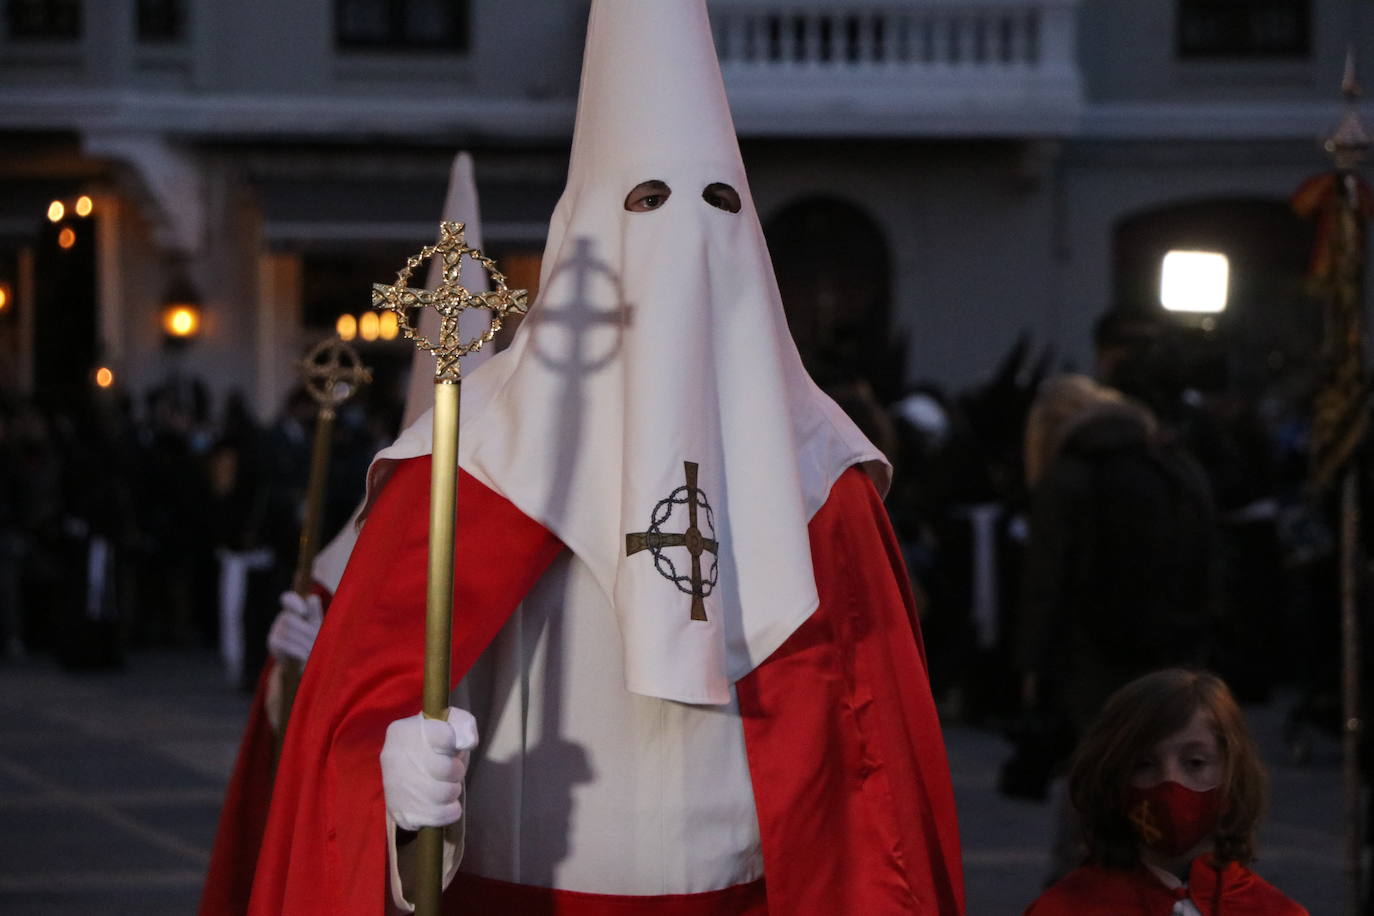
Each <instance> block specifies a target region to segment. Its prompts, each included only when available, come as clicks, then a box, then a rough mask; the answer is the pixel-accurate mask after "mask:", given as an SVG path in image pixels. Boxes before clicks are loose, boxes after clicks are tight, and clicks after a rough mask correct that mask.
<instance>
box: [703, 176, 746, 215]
mask: <svg viewBox="0 0 1374 916" xmlns="http://www.w3.org/2000/svg"><path fill="white" fill-rule="evenodd" d="M701 199H702V200H704V201H706V202H707V203H708V204H710V205H711V206H713V207H715V208H716V209H717V210H724V211H726V212H727V213H738V212H739V192H738V191H736V190H735V189H734V188H732V187H730V186H729V185H728V184H726V183H725V182H723V181H713V182H711V183H710V184H708V185H707V186H706V188H705V190H703V191H702V192H701Z"/></svg>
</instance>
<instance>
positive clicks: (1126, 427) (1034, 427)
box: [1018, 375, 1214, 876]
mask: <svg viewBox="0 0 1374 916" xmlns="http://www.w3.org/2000/svg"><path fill="white" fill-rule="evenodd" d="M1026 443H1027V445H1026V471H1027V480H1028V482H1029V484H1030V487H1031V497H1030V539H1029V542H1028V544H1027V549H1026V557H1025V565H1024V568H1023V578H1022V585H1023V594H1022V605H1021V638H1020V640H1019V646H1018V656H1019V657H1018V661H1019V667H1020V669H1021V671H1022V672H1023V675H1024V681H1023V684H1024V688H1023V701H1024V703H1025V704H1026V706H1028V707H1030V708H1039V709H1046V710H1049V711H1051V713H1052V714H1053V717H1055V718H1057V720H1059V721H1062V722H1064V723H1065V725H1066V727H1067V729H1068V731H1069V732H1070V734H1082V732H1083V730H1084V729H1085V728H1086V727H1087V725H1088V724H1089V723H1090V722H1091V721H1092V719H1093V717H1094V716H1095V715H1096V714H1097V712H1098V710H1099V709H1100V708H1101V706H1102V704H1103V702H1105V700H1106V698H1107V697H1108V696H1109V695H1110V694H1111V693H1112V692H1113V691H1114V690H1116V689H1117V688H1118V687H1120V686H1121V685H1123V684H1125V683H1127V682H1129V681H1130V680H1132V679H1133V678H1135V677H1138V676H1140V675H1141V674H1144V673H1145V672H1148V671H1151V670H1154V669H1156V668H1162V667H1170V666H1187V665H1195V664H1201V663H1203V662H1204V661H1205V660H1206V659H1207V654H1208V650H1209V644H1210V640H1211V630H1212V617H1213V612H1212V604H1213V592H1214V586H1213V578H1214V577H1213V566H1214V563H1213V553H1214V550H1213V543H1214V536H1213V527H1214V519H1213V515H1214V513H1213V507H1212V499H1211V496H1210V494H1209V490H1208V486H1207V482H1206V477H1205V475H1204V474H1203V472H1202V471H1201V469H1200V468H1198V466H1197V464H1196V462H1195V461H1193V460H1192V458H1191V457H1190V456H1189V455H1188V453H1187V452H1186V451H1185V450H1184V449H1183V448H1182V447H1181V446H1180V445H1179V444H1177V443H1176V442H1173V441H1170V439H1169V438H1168V437H1167V436H1166V435H1164V434H1162V433H1161V432H1160V430H1159V426H1158V424H1157V423H1156V421H1155V419H1154V417H1153V415H1152V414H1151V413H1150V411H1149V410H1148V409H1147V408H1145V407H1144V406H1142V405H1141V404H1139V403H1137V402H1134V401H1132V400H1130V399H1128V398H1126V397H1125V396H1124V395H1122V394H1121V393H1120V392H1118V391H1116V390H1115V389H1112V388H1108V387H1106V386H1104V385H1101V384H1099V383H1097V382H1094V381H1093V380H1092V379H1089V378H1087V377H1086V376H1080V375H1066V376H1060V377H1057V378H1054V379H1051V380H1050V381H1048V382H1047V383H1046V384H1045V385H1044V386H1043V388H1042V390H1041V393H1040V394H1039V395H1038V397H1037V399H1036V401H1035V404H1034V405H1033V406H1032V408H1031V413H1030V418H1029V421H1028V423H1027V431H1026ZM1061 807H1062V808H1063V813H1065V815H1066V818H1067V807H1066V806H1061ZM1063 826H1064V828H1065V829H1064V830H1063V831H1062V836H1061V837H1060V839H1059V840H1058V841H1057V842H1056V853H1055V855H1054V857H1053V858H1054V864H1053V867H1052V872H1054V875H1052V876H1057V875H1058V874H1062V873H1063V871H1065V870H1066V869H1067V868H1069V867H1072V866H1073V865H1074V864H1076V863H1075V862H1074V858H1075V852H1074V850H1075V848H1076V847H1077V845H1078V844H1077V842H1076V831H1074V830H1072V829H1070V827H1069V825H1068V824H1067V823H1066V824H1064V825H1063Z"/></svg>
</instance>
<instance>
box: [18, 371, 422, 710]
mask: <svg viewBox="0 0 1374 916" xmlns="http://www.w3.org/2000/svg"><path fill="white" fill-rule="evenodd" d="M398 410H399V407H398V406H397V405H392V404H388V403H386V401H385V399H384V398H382V397H380V396H379V397H377V398H373V399H370V400H364V401H361V402H359V403H357V404H354V405H349V406H346V407H345V408H344V410H343V411H342V413H341V415H340V419H339V421H338V423H337V433H336V445H335V451H334V455H333V460H332V462H331V473H330V480H329V485H328V499H327V508H326V513H325V521H324V524H325V525H326V526H330V530H334V529H337V528H338V527H340V526H342V524H343V523H344V521H345V520H346V518H347V515H348V513H349V512H350V511H351V508H352V506H353V505H355V504H356V503H357V500H358V499H359V498H360V496H361V493H362V478H363V473H364V469H365V468H366V466H367V461H368V460H369V459H370V458H371V456H372V454H373V453H374V452H375V451H376V450H377V449H378V448H380V447H381V446H383V445H385V444H386V443H387V442H389V441H390V438H391V437H392V436H393V435H394V433H395V425H396V423H397V422H398V419H399V412H398ZM315 414H316V405H315V403H314V401H313V400H311V398H310V397H309V396H308V395H307V394H306V393H305V392H304V391H303V390H296V391H293V392H291V394H290V395H289V396H288V398H287V399H286V402H285V404H284V405H283V406H282V409H281V411H280V413H279V415H278V416H277V417H276V418H275V419H274V420H273V421H272V422H271V423H270V424H266V425H264V424H261V423H259V422H258V421H257V420H256V419H255V417H254V414H253V412H252V410H251V409H250V408H249V406H248V404H247V403H246V401H245V399H244V397H243V396H242V395H241V394H238V393H235V394H231V395H230V396H229V397H227V398H226V399H224V401H223V403H222V404H215V403H214V399H213V398H212V396H211V395H210V393H209V390H208V388H207V386H206V385H205V384H204V383H203V382H202V381H200V380H198V379H193V378H188V377H186V376H184V375H180V374H173V375H171V376H169V377H168V378H167V380H166V381H165V382H164V383H163V384H160V385H158V386H156V387H154V388H152V389H151V390H149V391H147V392H146V393H144V394H143V395H142V396H141V397H138V398H135V397H133V396H131V395H129V394H128V393H126V392H121V391H119V390H118V389H99V388H94V387H93V388H92V389H90V390H88V391H64V392H60V393H52V395H51V396H48V395H45V394H40V395H38V396H35V397H27V398H26V397H21V396H18V395H16V394H13V393H11V394H10V395H8V396H6V397H3V398H0V467H2V468H3V472H2V473H0V487H3V490H2V491H0V644H2V645H3V649H4V655H5V656H8V657H11V658H14V657H22V656H24V655H25V654H28V653H34V652H43V651H46V652H50V653H52V654H53V655H54V656H55V657H56V658H57V659H58V660H59V661H61V662H62V663H63V664H65V665H68V666H71V667H74V668H89V667H108V666H117V665H119V664H122V662H123V660H124V656H125V653H126V650H127V649H129V648H142V647H159V646H162V647H178V646H216V645H219V644H220V643H221V641H223V640H225V639H226V638H228V639H230V640H232V641H234V642H236V643H237V644H239V645H241V646H242V648H243V651H242V656H241V657H240V658H238V659H236V660H235V665H234V666H233V667H234V670H233V671H232V672H231V673H230V676H231V678H232V680H234V681H235V682H236V683H239V684H242V685H243V686H244V687H245V688H248V687H251V685H252V684H253V683H254V682H255V681H256V679H257V670H258V669H259V668H260V667H261V665H262V663H263V659H264V657H265V653H266V648H265V645H266V638H265V637H266V634H267V630H268V627H269V626H270V624H271V621H272V618H273V616H274V615H275V614H276V611H277V603H278V601H277V596H278V594H279V593H280V592H281V591H282V590H283V589H285V588H286V587H287V586H288V585H289V584H290V580H291V575H292V571H293V568H294V564H295V560H296V551H297V546H298V532H299V525H300V520H301V512H302V501H303V496H304V492H305V485H306V480H307V475H308V472H309V467H310V448H311V427H312V426H313V423H314V417H315ZM245 558H247V561H246V562H244V561H245ZM235 569H242V575H241V579H240V581H239V582H238V586H239V593H240V594H239V598H238V599H237V602H238V603H240V604H241V607H242V609H243V617H242V621H241V626H242V630H243V632H242V633H234V634H226V633H225V632H224V627H223V625H222V619H221V604H222V603H223V601H224V600H225V597H226V595H225V591H226V589H225V582H226V571H227V570H235ZM230 598H231V600H234V599H233V595H232V593H231V595H230Z"/></svg>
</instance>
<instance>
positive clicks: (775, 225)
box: [764, 196, 904, 402]
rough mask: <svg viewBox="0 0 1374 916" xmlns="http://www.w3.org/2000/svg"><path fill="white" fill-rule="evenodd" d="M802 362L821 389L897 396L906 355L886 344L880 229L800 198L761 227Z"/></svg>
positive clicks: (850, 209)
mask: <svg viewBox="0 0 1374 916" xmlns="http://www.w3.org/2000/svg"><path fill="white" fill-rule="evenodd" d="M764 235H765V236H766V237H767V239H768V249H769V251H770V252H771V253H772V257H773V269H774V271H775V272H776V274H777V278H778V289H779V290H780V292H781V293H782V304H783V309H784V310H785V311H786V313H787V324H788V327H790V328H791V331H792V338H793V339H794V340H795V341H796V343H797V350H798V351H799V352H800V353H801V358H802V362H803V363H804V364H805V365H806V368H807V371H809V372H810V373H811V375H812V377H813V378H815V379H816V381H817V382H818V383H819V384H820V385H821V386H823V387H826V386H831V385H835V384H843V383H847V382H852V381H854V380H864V381H867V382H868V383H869V384H870V385H871V386H872V387H873V390H874V392H875V393H876V394H877V395H878V397H879V398H880V399H882V400H883V401H884V402H886V401H888V400H891V399H892V398H895V397H896V396H897V395H898V393H899V392H900V389H901V385H902V382H903V379H902V354H903V350H904V348H903V347H901V346H900V345H899V344H898V343H895V342H894V341H893V340H892V339H891V333H890V329H889V322H890V320H891V309H892V293H891V283H892V280H891V259H890V256H889V254H888V245H887V240H886V238H885V237H884V234H883V231H882V229H881V227H879V225H878V224H877V223H876V222H875V221H874V220H873V219H872V218H871V217H870V216H869V215H868V214H866V213H865V212H863V211H862V210H860V209H859V208H858V207H856V206H854V205H853V204H850V203H848V202H846V201H843V200H840V199H838V198H834V197H827V196H816V197H806V198H802V199H801V200H797V201H794V202H793V203H790V204H788V205H787V206H785V207H783V208H782V209H781V210H780V211H778V212H777V213H776V214H774V216H773V217H772V219H770V220H769V221H768V223H767V224H766V225H765V226H764Z"/></svg>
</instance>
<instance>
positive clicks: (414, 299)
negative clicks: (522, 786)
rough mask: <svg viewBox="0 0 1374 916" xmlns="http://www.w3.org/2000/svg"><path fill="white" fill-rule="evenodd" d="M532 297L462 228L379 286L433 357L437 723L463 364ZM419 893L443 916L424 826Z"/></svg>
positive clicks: (425, 907)
mask: <svg viewBox="0 0 1374 916" xmlns="http://www.w3.org/2000/svg"><path fill="white" fill-rule="evenodd" d="M435 255H438V256H439V257H440V258H442V263H443V265H444V280H443V282H442V283H440V284H439V287H438V289H435V290H425V289H411V288H410V287H408V286H407V285H406V284H407V283H408V282H410V275H411V272H412V271H414V270H415V268H416V267H419V266H420V264H421V263H423V262H424V261H426V260H428V259H429V258H432V257H434V256H435ZM465 257H466V258H469V259H471V260H473V261H475V262H477V263H478V264H479V265H481V267H482V268H484V269H485V270H486V272H487V276H488V277H489V278H490V281H491V285H492V287H493V289H491V290H490V291H488V292H484V293H474V292H472V291H470V290H468V289H465V288H464V287H463V284H462V267H463V258H465ZM528 297H529V294H528V293H527V292H526V291H525V290H523V289H509V288H508V287H507V286H506V277H505V275H504V274H502V273H501V271H499V270H497V269H496V262H494V261H493V260H492V259H491V258H489V257H487V256H486V255H484V254H482V252H481V251H480V250H478V249H476V248H470V247H468V245H467V243H466V242H465V241H464V240H463V224H462V223H457V222H449V221H445V222H443V223H440V224H439V241H438V242H437V243H435V244H434V245H426V246H425V247H424V248H422V249H421V250H420V253H419V254H417V255H413V256H412V257H410V258H409V259H407V260H406V266H405V267H403V268H402V269H401V270H400V271H399V272H398V273H397V274H396V283H395V284H392V285H387V284H382V283H375V284H373V286H372V307H373V308H379V309H386V310H388V311H391V312H395V313H396V319H397V325H398V326H399V328H400V331H401V333H402V334H403V335H405V337H406V339H407V340H411V341H414V343H415V346H417V347H418V348H419V349H421V350H425V351H428V352H430V353H432V354H433V355H434V420H433V424H434V425H433V431H434V450H433V451H434V453H433V456H432V459H431V461H432V463H431V467H430V479H429V574H428V575H429V578H428V588H427V594H426V601H425V669H424V670H425V674H424V692H423V702H422V706H421V708H422V710H423V711H424V714H425V715H426V716H427V717H429V718H431V719H442V718H444V717H445V716H446V715H447V711H448V696H449V690H450V684H449V668H450V662H451V655H450V653H451V650H452V643H453V536H454V535H453V532H454V519H455V513H456V511H457V502H458V411H459V402H460V398H459V393H460V390H461V386H462V381H463V378H462V365H461V362H462V359H463V357H464V356H468V355H470V354H472V353H476V352H477V351H478V350H480V349H482V347H483V346H484V345H486V344H487V343H489V342H490V341H491V339H492V338H493V337H495V336H496V332H497V331H499V330H500V329H501V323H502V320H503V319H504V318H505V317H506V315H508V314H510V313H512V312H515V313H524V312H525V311H526V310H527V308H528V307H529V305H528ZM421 308H432V309H434V310H435V311H436V312H438V313H439V336H438V339H437V340H429V339H427V338H426V337H424V336H423V335H421V334H420V333H419V331H418V330H416V328H417V327H418V326H419V321H418V320H416V321H415V322H414V323H412V322H411V320H410V314H411V312H412V311H414V310H416V309H421ZM472 308H481V309H487V310H488V311H490V312H491V313H492V315H491V326H490V327H489V328H488V329H487V331H486V333H484V334H481V335H479V336H477V337H474V338H472V339H471V340H463V338H462V335H461V334H460V333H459V331H458V319H459V316H461V315H462V313H463V312H464V311H466V310H467V309H472ZM415 845H416V850H415V852H416V861H417V869H418V881H419V886H418V887H417V889H416V894H415V912H416V913H418V914H420V916H439V910H440V899H441V897H442V894H443V865H444V835H443V831H442V830H441V829H440V828H437V827H425V828H423V829H422V830H421V831H420V835H419V836H418V837H417V838H416V841H415Z"/></svg>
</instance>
